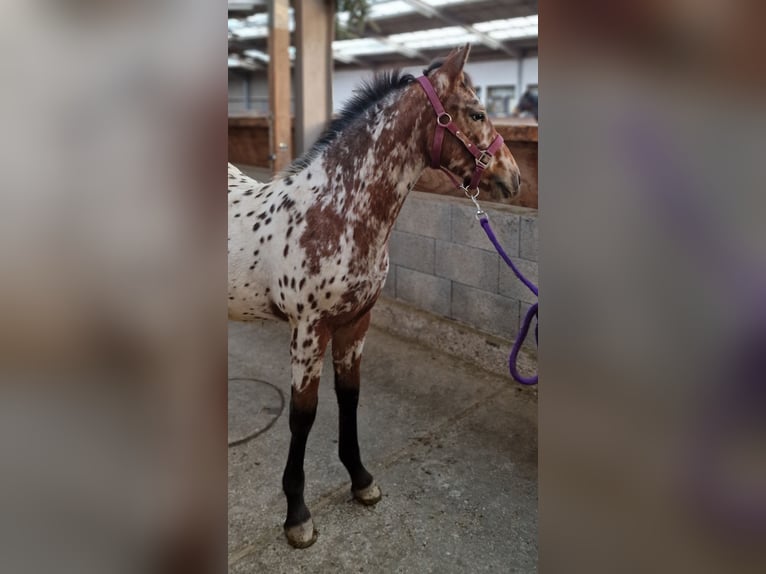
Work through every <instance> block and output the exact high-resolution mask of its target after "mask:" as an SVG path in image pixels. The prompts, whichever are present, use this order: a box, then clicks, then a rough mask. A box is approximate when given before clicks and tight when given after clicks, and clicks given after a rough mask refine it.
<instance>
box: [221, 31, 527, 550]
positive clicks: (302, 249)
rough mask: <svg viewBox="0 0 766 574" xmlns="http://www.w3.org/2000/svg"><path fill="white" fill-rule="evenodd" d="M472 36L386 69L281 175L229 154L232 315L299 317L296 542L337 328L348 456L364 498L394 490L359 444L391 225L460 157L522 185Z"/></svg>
mask: <svg viewBox="0 0 766 574" xmlns="http://www.w3.org/2000/svg"><path fill="white" fill-rule="evenodd" d="M469 50H470V46H468V45H466V46H464V47H462V48H458V49H455V50H453V51H452V52H451V53H450V54H449V56H447V58H446V59H445V60H443V61H437V62H434V63H433V64H431V66H429V67H428V68H427V69H426V70H424V74H423V76H422V77H420V78H415V77H414V76H412V75H409V74H402V73H401V72H400V71H391V72H384V73H382V74H378V75H376V76H375V77H374V78H373V79H372V80H371V81H370V82H368V83H366V84H364V85H363V86H362V87H361V88H359V89H358V90H357V91H356V92H355V95H354V96H353V97H352V98H351V99H350V100H349V101H348V102H347V103H346V104H345V106H344V107H343V109H342V111H341V112H340V114H339V116H338V117H337V119H335V120H333V121H332V123H331V124H330V125H329V127H328V129H327V131H326V132H325V133H324V134H323V135H322V136H321V137H320V139H319V140H318V141H317V143H316V144H315V145H314V146H313V147H312V148H311V149H310V150H309V151H308V152H307V153H306V154H305V155H304V156H303V157H301V158H299V159H297V160H296V161H295V162H294V163H293V164H292V165H291V166H290V167H289V168H288V169H287V170H286V171H284V172H283V173H280V174H279V175H277V176H276V177H275V179H274V180H273V181H271V182H269V183H260V182H257V181H255V180H253V179H251V178H249V177H247V176H246V175H244V174H243V173H242V172H241V171H239V170H238V169H237V168H235V167H234V166H231V165H229V194H228V197H229V303H228V309H229V318H230V319H233V320H241V321H248V320H253V319H281V320H283V321H287V322H288V323H289V324H290V328H291V330H292V340H291V343H290V356H291V364H292V391H291V400H290V432H291V441H290V451H289V454H288V457H287V465H286V467H285V470H284V474H283V478H282V485H283V489H284V493H285V495H286V497H287V518H286V520H285V523H284V530H285V535H286V536H287V540H288V542H289V543H290V544H291V545H292V546H294V547H297V548H305V547H307V546H310V545H311V544H313V543H314V541H315V540H316V537H317V532H316V530H315V528H314V524H313V521H312V518H311V513H310V512H309V509H308V508H307V507H306V503H305V501H304V497H303V490H304V473H303V460H304V455H305V450H306V440H307V438H308V435H309V432H310V431H311V427H312V425H313V423H314V418H315V415H316V408H317V391H318V386H319V377H320V373H321V370H322V362H323V357H324V352H325V349H326V347H327V345H328V344H329V343H330V342H332V360H333V366H334V372H335V392H336V398H337V401H338V408H339V413H340V415H339V419H340V424H339V427H340V428H339V440H338V443H339V455H340V460H341V461H342V463H343V464H344V466H345V467H346V469H347V470H348V473H349V475H350V477H351V491H352V493H353V496H354V498H355V499H356V500H357V501H359V502H360V503H362V504H365V505H372V504H375V503H377V502H378V501H379V500H380V498H381V491H380V489H379V488H378V486H377V485H376V484H375V482H374V481H373V477H372V475H371V474H370V473H369V472H368V471H367V469H366V468H365V467H364V465H363V464H362V460H361V457H360V454H359V444H358V441H357V416H356V412H357V404H358V401H359V373H360V362H361V358H362V348H363V346H364V340H365V334H366V332H367V329H368V327H369V325H370V310H371V309H372V307H373V305H374V304H375V301H376V299H377V298H378V295H379V294H380V291H381V288H382V287H383V283H384V281H385V279H386V274H387V272H388V239H389V236H390V234H391V230H392V228H393V226H394V222H395V220H396V217H397V215H398V214H399V211H400V210H401V208H402V204H403V203H404V200H405V198H406V197H407V194H408V193H409V192H410V190H412V188H413V186H414V185H415V182H416V181H417V180H418V178H419V177H420V174H421V172H422V171H423V170H424V169H425V168H426V167H429V166H430V167H434V168H436V167H441V169H443V170H445V171H448V172H449V173H450V174H451V177H452V178H453V180H454V181H456V182H458V183H460V182H462V185H463V187H464V188H465V189H466V190H468V189H470V190H471V193H472V194H474V195H475V194H477V193H478V183H479V179H480V178H481V177H482V175H483V177H484V180H485V181H486V184H487V188H488V191H489V192H490V194H491V195H492V197H494V198H495V199H496V200H499V201H509V200H510V199H511V198H513V197H515V196H516V195H517V194H518V191H519V184H520V175H519V169H518V166H517V165H516V161H515V160H514V158H513V156H512V155H511V153H510V151H509V150H508V148H507V147H506V146H505V145H503V140H502V137H500V136H499V135H498V134H497V132H496V131H495V129H494V128H493V126H492V124H491V123H490V121H489V119H488V118H487V115H486V111H485V109H484V107H483V106H482V104H481V102H480V101H479V99H478V98H477V97H476V92H475V91H474V89H473V87H472V84H471V81H470V78H469V76H468V75H467V74H465V73H464V72H463V67H464V65H465V62H466V60H467V58H468V53H469ZM442 105H443V108H442V109H439V108H440V107H441V106H442ZM446 132H450V134H451V135H450V136H446ZM445 136H446V137H445ZM453 136H454V137H453ZM474 142H475V143H474ZM474 190H475V191H474Z"/></svg>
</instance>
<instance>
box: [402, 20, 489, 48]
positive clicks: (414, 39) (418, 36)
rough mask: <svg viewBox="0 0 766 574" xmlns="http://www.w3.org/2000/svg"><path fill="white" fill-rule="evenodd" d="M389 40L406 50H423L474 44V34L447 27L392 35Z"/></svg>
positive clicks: (461, 29)
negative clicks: (403, 46) (406, 48)
mask: <svg viewBox="0 0 766 574" xmlns="http://www.w3.org/2000/svg"><path fill="white" fill-rule="evenodd" d="M388 39H389V40H391V41H392V42H395V43H397V44H403V45H405V46H407V47H408V48H414V49H416V50H418V49H424V50H428V49H429V48H440V47H442V46H456V45H458V44H465V43H466V42H475V41H476V40H477V38H476V34H473V33H471V32H468V31H466V30H465V28H461V27H460V26H448V27H447V28H436V29H433V30H423V31H421V32H407V33H404V34H393V35H391V36H389V37H388Z"/></svg>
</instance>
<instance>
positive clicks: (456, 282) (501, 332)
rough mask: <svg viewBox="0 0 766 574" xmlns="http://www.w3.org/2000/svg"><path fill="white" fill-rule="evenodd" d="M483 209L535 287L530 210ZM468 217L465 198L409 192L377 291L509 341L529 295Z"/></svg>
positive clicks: (534, 227)
mask: <svg viewBox="0 0 766 574" xmlns="http://www.w3.org/2000/svg"><path fill="white" fill-rule="evenodd" d="M490 205H491V204H484V205H482V207H483V209H484V210H485V211H487V213H488V214H489V219H490V222H491V224H492V229H493V230H494V231H495V234H496V235H497V237H498V239H499V241H500V243H501V244H502V245H503V247H504V248H505V250H506V252H507V253H508V255H509V256H510V257H511V258H513V260H514V262H515V263H516V264H517V265H518V266H519V268H520V269H521V271H522V272H523V273H524V274H525V275H526V276H527V277H529V278H530V279H531V280H532V281H533V282H534V283H535V284H536V283H537V280H538V277H537V275H538V274H537V211H536V210H530V209H524V208H513V207H506V206H501V207H497V208H494V207H490ZM475 213H476V209H475V208H474V207H473V204H472V203H471V202H470V201H468V200H459V199H453V198H449V197H445V196H437V195H433V194H428V193H421V192H412V193H410V196H409V197H408V198H407V201H406V202H405V204H404V207H403V208H402V211H401V214H400V215H399V218H398V220H397V222H396V225H395V226H394V230H393V232H392V234H391V238H390V242H389V253H390V259H391V266H390V271H389V275H388V279H387V280H386V284H385V287H384V289H383V294H384V295H385V296H388V297H391V298H393V299H396V300H399V301H402V302H404V303H407V304H409V305H412V306H414V307H417V308H419V309H422V310H424V311H428V312H431V313H434V314H437V315H441V316H444V317H447V318H449V319H452V320H455V321H457V322H459V323H463V324H465V325H468V326H470V327H473V328H475V329H478V330H480V331H483V332H485V333H489V334H492V335H496V336H499V337H503V338H505V339H509V340H510V339H513V338H515V336H516V334H517V333H518V330H519V324H520V321H521V320H522V319H523V313H526V310H527V309H528V308H529V306H530V304H531V303H534V302H535V297H534V295H532V294H531V293H530V292H529V291H528V290H527V288H526V287H525V286H524V285H523V284H522V283H521V282H520V281H519V280H518V279H517V278H516V276H515V275H514V274H513V272H512V271H511V270H510V269H508V267H507V266H506V264H505V262H504V261H503V260H502V259H501V258H500V256H499V255H498V254H497V253H496V252H495V250H494V247H493V246H492V244H491V243H490V242H489V240H488V239H487V237H486V235H485V234H484V230H483V229H482V228H481V226H480V225H479V222H478V221H477V220H476V217H475ZM531 347H532V348H533V347H534V341H532V342H531Z"/></svg>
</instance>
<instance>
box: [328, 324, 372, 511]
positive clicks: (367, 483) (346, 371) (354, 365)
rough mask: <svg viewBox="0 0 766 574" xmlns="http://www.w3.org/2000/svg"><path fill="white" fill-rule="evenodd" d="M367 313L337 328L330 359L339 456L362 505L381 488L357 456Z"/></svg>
mask: <svg viewBox="0 0 766 574" xmlns="http://www.w3.org/2000/svg"><path fill="white" fill-rule="evenodd" d="M369 326H370V313H369V312H367V313H366V314H365V315H363V316H362V317H361V318H359V319H357V320H356V321H354V322H353V323H351V324H349V325H347V326H345V327H342V328H340V329H337V330H336V331H335V333H333V337H332V358H333V366H334V369H335V394H336V397H337V399H338V410H339V429H338V431H339V435H338V454H339V455H340V460H341V462H342V463H343V465H344V466H345V467H346V469H347V470H348V473H349V475H350V476H351V491H352V492H353V494H354V498H356V500H358V501H359V502H361V503H362V504H365V505H372V504H375V503H376V502H378V501H379V500H380V497H381V494H380V489H379V488H378V486H377V485H376V484H375V482H374V481H373V478H372V475H371V474H370V473H369V472H367V469H366V468H364V465H363V464H362V459H361V457H360V455H359V441H358V438H357V429H356V410H357V405H358V404H359V378H360V373H359V367H360V364H361V362H362V348H363V347H364V338H365V335H366V334H367V328H368V327H369Z"/></svg>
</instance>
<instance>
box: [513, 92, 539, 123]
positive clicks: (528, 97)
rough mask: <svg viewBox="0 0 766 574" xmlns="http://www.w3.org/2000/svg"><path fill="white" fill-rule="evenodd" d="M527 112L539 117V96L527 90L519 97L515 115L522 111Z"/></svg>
mask: <svg viewBox="0 0 766 574" xmlns="http://www.w3.org/2000/svg"><path fill="white" fill-rule="evenodd" d="M524 112H527V113H529V114H532V115H533V116H534V118H535V119H537V96H536V95H534V94H533V93H532V92H530V91H529V90H527V91H526V92H524V94H523V95H522V96H521V99H519V103H518V105H517V106H516V107H515V108H514V109H513V113H512V114H511V115H513V116H514V117H518V116H520V115H521V114H522V113H524Z"/></svg>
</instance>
